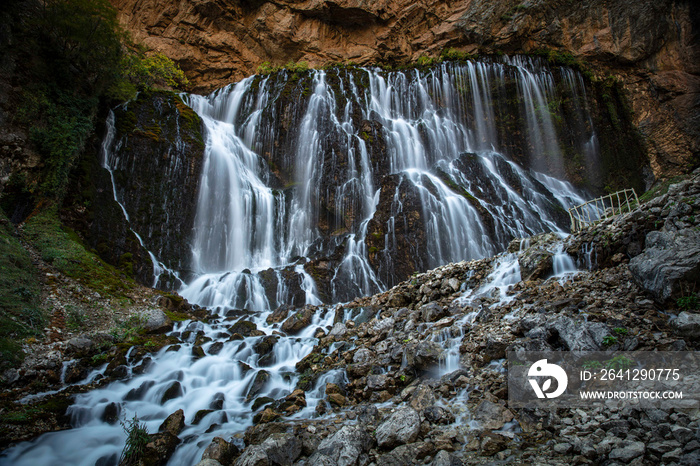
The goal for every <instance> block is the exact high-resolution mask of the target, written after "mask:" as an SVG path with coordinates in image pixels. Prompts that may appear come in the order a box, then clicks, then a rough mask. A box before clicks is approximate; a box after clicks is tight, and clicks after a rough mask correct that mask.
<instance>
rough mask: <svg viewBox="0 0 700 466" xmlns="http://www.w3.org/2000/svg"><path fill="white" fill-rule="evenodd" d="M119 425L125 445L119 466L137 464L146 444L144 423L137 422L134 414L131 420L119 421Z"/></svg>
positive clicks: (146, 433)
mask: <svg viewBox="0 0 700 466" xmlns="http://www.w3.org/2000/svg"><path fill="white" fill-rule="evenodd" d="M121 425H122V428H123V429H124V432H125V433H126V443H125V444H124V449H123V450H122V454H121V457H120V458H119V464H121V465H125V466H131V465H136V464H139V460H140V459H141V457H142V456H143V454H144V450H145V447H146V444H147V443H148V428H147V427H146V423H145V422H143V423H142V422H139V418H138V417H137V416H136V415H135V414H134V418H133V419H132V420H130V421H121Z"/></svg>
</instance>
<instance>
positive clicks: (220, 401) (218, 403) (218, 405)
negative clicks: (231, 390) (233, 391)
mask: <svg viewBox="0 0 700 466" xmlns="http://www.w3.org/2000/svg"><path fill="white" fill-rule="evenodd" d="M225 400H226V396H225V395H224V394H223V393H217V394H216V395H214V396H213V397H212V399H211V402H210V403H209V409H213V410H219V409H224V401H225Z"/></svg>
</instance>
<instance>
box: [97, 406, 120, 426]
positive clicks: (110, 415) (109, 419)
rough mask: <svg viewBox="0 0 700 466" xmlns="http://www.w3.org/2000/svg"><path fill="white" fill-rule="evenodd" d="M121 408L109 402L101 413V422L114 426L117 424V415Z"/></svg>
mask: <svg viewBox="0 0 700 466" xmlns="http://www.w3.org/2000/svg"><path fill="white" fill-rule="evenodd" d="M121 411H122V407H121V405H119V404H118V403H115V402H111V403H109V404H108V405H107V406H105V410H104V412H103V413H102V417H101V418H100V419H102V422H106V423H107V424H111V425H114V424H116V423H117V422H119V415H120V414H121Z"/></svg>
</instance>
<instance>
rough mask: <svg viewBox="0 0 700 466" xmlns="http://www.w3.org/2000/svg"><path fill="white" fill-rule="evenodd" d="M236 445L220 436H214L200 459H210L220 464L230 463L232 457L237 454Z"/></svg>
mask: <svg viewBox="0 0 700 466" xmlns="http://www.w3.org/2000/svg"><path fill="white" fill-rule="evenodd" d="M238 453H239V450H238V447H237V446H235V445H233V444H231V443H228V442H227V441H226V440H224V439H222V438H221V437H214V439H213V440H212V441H211V443H210V444H209V446H208V447H207V449H206V450H204V453H203V454H202V460H206V459H211V460H215V461H218V462H219V463H221V464H226V465H228V464H231V461H232V460H233V458H234V457H235V456H236V455H238Z"/></svg>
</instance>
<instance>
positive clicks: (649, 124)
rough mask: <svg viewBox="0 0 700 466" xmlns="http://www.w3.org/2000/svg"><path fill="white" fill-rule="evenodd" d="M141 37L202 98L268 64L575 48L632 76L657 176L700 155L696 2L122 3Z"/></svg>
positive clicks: (603, 71)
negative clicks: (176, 67)
mask: <svg viewBox="0 0 700 466" xmlns="http://www.w3.org/2000/svg"><path fill="white" fill-rule="evenodd" d="M112 3H113V4H114V5H115V6H116V7H117V9H118V10H119V20H120V22H121V23H122V25H123V26H124V27H125V28H126V29H127V30H129V31H130V32H131V33H132V35H133V36H134V38H135V39H137V40H139V41H142V42H144V43H145V44H146V45H147V46H149V47H151V48H153V49H155V50H158V51H160V52H163V53H165V54H166V55H167V56H169V57H170V58H172V59H174V60H175V61H177V62H178V63H179V64H180V66H181V67H182V68H183V70H184V71H185V72H186V74H187V76H188V78H189V79H190V80H191V81H192V82H193V84H194V90H195V91H198V92H202V91H210V90H212V89H214V88H216V87H220V86H222V85H225V84H228V83H230V82H234V81H238V80H240V79H242V78H243V77H245V76H248V75H250V74H253V73H254V72H255V70H256V69H257V67H258V66H259V65H260V64H261V63H262V62H265V61H269V62H271V63H273V64H277V65H279V64H285V63H287V62H289V61H293V62H294V61H301V60H305V61H308V62H309V64H310V65H311V66H314V67H317V66H322V65H325V64H329V63H334V62H347V61H352V62H354V63H357V64H371V63H377V62H384V63H405V62H410V61H415V60H417V59H418V57H420V56H421V55H433V56H436V55H439V54H440V52H441V51H443V50H444V49H446V48H449V47H455V48H459V49H461V50H466V51H468V52H482V53H494V52H497V51H502V52H507V53H522V52H529V51H533V50H536V49H543V48H547V49H553V50H557V51H560V52H568V53H571V54H572V55H573V56H575V57H577V58H581V59H585V60H587V61H588V62H589V63H591V64H592V65H593V68H594V70H596V72H598V74H600V75H601V76H606V75H613V76H615V77H617V78H619V79H621V80H622V81H623V83H624V87H625V89H626V90H627V91H628V95H629V97H630V101H631V106H632V110H633V111H634V119H635V124H636V125H637V127H638V129H639V130H640V132H641V134H642V136H643V137H644V138H645V139H646V141H647V149H648V150H649V152H650V156H651V161H652V168H653V171H654V174H655V175H656V176H657V177H658V176H659V175H661V174H664V173H668V172H676V171H679V170H680V169H681V167H680V166H679V164H683V163H685V162H687V161H688V160H689V158H690V157H691V156H692V155H693V154H697V153H698V151H699V150H700V125H698V114H699V113H698V111H697V109H698V106H700V102H699V99H698V98H697V95H698V89H699V88H700V76H698V75H699V73H700V52H699V48H698V46H697V44H698V41H697V33H698V32H697V31H698V24H697V18H698V17H700V11H699V10H700V5H698V4H697V2H682V1H675V0H661V1H657V0H642V1H636V0H625V1H619V2H614V3H612V4H611V3H610V2H606V1H605V0H585V1H580V2H579V1H572V0H565V1H559V0H535V1H531V2H524V3H521V4H520V5H517V4H514V3H513V2H510V1H504V0H501V1H495V2H476V1H467V2H440V1H437V0H419V1H407V0H379V1H369V0H333V1H329V0H301V1H299V0H279V1H276V2H266V1H261V0H246V1H243V0H242V1H238V2H231V1H227V0H197V1H193V2H172V1H168V0H146V1H137V0H112Z"/></svg>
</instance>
